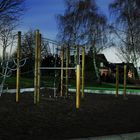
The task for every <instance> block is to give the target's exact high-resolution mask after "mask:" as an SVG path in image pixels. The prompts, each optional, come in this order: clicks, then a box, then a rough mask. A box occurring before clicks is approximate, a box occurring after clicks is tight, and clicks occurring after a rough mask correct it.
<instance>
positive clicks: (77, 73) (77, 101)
mask: <svg viewBox="0 0 140 140" xmlns="http://www.w3.org/2000/svg"><path fill="white" fill-rule="evenodd" d="M79 107H80V65H77V66H76V108H77V109H78V108H79Z"/></svg>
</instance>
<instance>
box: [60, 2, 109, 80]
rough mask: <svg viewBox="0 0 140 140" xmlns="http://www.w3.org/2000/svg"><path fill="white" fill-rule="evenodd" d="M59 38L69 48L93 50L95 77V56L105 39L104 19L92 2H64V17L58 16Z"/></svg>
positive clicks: (97, 75) (102, 46)
mask: <svg viewBox="0 0 140 140" xmlns="http://www.w3.org/2000/svg"><path fill="white" fill-rule="evenodd" d="M58 21H59V29H60V31H59V34H58V35H59V37H60V39H61V41H62V42H64V43H67V44H68V45H69V46H71V45H72V46H74V47H76V46H77V54H78V52H79V50H78V49H79V47H78V46H80V45H82V46H83V45H86V46H88V48H89V49H90V48H92V50H93V63H94V67H95V72H96V77H97V79H98V80H99V79H100V76H99V72H98V69H97V66H96V60H95V54H96V53H97V52H99V50H102V49H103V48H104V46H105V45H104V44H105V42H106V41H107V38H106V27H107V26H106V23H107V20H106V17H105V16H104V15H102V14H100V13H99V11H98V8H97V5H96V3H95V1H94V0H66V10H65V13H64V15H59V16H58ZM77 60H78V58H77Z"/></svg>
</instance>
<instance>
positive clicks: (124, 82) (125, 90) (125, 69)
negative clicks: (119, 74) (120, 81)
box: [124, 64, 127, 98]
mask: <svg viewBox="0 0 140 140" xmlns="http://www.w3.org/2000/svg"><path fill="white" fill-rule="evenodd" d="M126 68H127V66H126V64H125V65H124V98H126Z"/></svg>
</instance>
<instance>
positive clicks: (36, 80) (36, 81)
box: [34, 30, 39, 104]
mask: <svg viewBox="0 0 140 140" xmlns="http://www.w3.org/2000/svg"><path fill="white" fill-rule="evenodd" d="M38 37H39V30H37V31H36V34H35V43H36V44H35V71H34V104H36V103H37V94H38V48H39V47H38V46H39V40H38Z"/></svg>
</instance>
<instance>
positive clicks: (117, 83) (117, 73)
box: [116, 65, 119, 97]
mask: <svg viewBox="0 0 140 140" xmlns="http://www.w3.org/2000/svg"><path fill="white" fill-rule="evenodd" d="M118 89H119V66H118V65H116V97H118Z"/></svg>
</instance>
